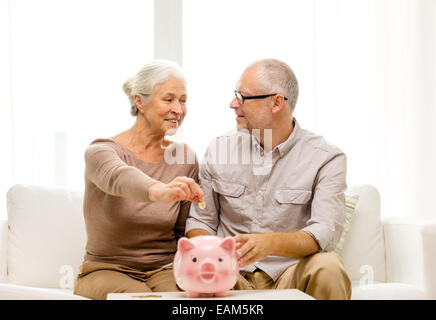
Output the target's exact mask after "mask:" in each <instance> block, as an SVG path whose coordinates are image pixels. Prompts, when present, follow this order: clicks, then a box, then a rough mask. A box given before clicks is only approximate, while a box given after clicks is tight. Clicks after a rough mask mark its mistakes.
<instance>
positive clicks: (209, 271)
mask: <svg viewBox="0 0 436 320" xmlns="http://www.w3.org/2000/svg"><path fill="white" fill-rule="evenodd" d="M215 272H216V267H215V265H214V264H213V263H211V262H207V261H205V262H204V263H203V264H202V265H201V268H200V277H201V279H202V280H203V282H206V283H207V282H210V281H212V280H213V279H214V278H215Z"/></svg>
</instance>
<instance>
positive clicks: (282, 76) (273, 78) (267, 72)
mask: <svg viewBox="0 0 436 320" xmlns="http://www.w3.org/2000/svg"><path fill="white" fill-rule="evenodd" d="M257 66H259V67H260V69H259V72H258V80H259V85H260V86H261V88H259V89H261V90H267V91H268V92H266V93H280V94H282V95H284V96H285V97H286V98H288V100H286V101H285V103H286V105H287V106H288V109H289V111H290V112H291V113H292V112H293V111H294V109H295V105H296V104H297V99H298V81H297V78H296V76H295V74H294V72H293V71H292V69H291V67H289V66H288V65H287V64H286V63H284V62H283V61H280V60H277V59H262V60H257V61H255V62H253V63H251V64H250V65H249V66H248V67H247V68H246V69H249V68H251V67H257Z"/></svg>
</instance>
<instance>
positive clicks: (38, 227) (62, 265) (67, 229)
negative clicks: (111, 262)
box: [7, 185, 86, 289]
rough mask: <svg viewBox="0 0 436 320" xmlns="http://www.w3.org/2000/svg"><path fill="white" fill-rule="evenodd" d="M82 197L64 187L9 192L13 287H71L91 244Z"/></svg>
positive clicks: (17, 188) (10, 279) (15, 188)
mask: <svg viewBox="0 0 436 320" xmlns="http://www.w3.org/2000/svg"><path fill="white" fill-rule="evenodd" d="M82 197H83V195H82V193H81V192H73V191H69V190H66V189H61V188H49V187H40V186H30V185H14V186H13V187H11V188H10V189H9V191H8V194H7V205H8V223H9V232H8V236H9V241H8V250H7V261H8V266H7V267H8V276H7V281H8V283H12V284H18V285H25V286H34V287H45V288H63V289H65V288H69V289H72V287H73V284H74V278H75V276H76V274H77V273H78V271H79V266H80V264H81V262H82V259H83V255H84V250H85V242H86V233H85V224H84V220H83V213H82V212H83V211H82V202H83V201H82Z"/></svg>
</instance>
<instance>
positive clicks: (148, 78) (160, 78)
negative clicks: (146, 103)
mask: <svg viewBox="0 0 436 320" xmlns="http://www.w3.org/2000/svg"><path fill="white" fill-rule="evenodd" d="M170 77H174V78H178V79H181V80H183V82H184V83H185V86H186V79H185V76H184V75H183V72H182V70H181V68H180V67H179V66H178V65H177V64H176V63H174V62H172V61H167V60H155V61H152V62H151V63H149V64H146V65H145V66H144V67H142V68H141V70H139V71H138V73H137V74H136V75H135V76H134V77H132V78H130V79H128V80H127V81H126V82H125V83H124V84H123V91H124V93H125V94H126V95H127V97H128V98H129V102H130V114H131V115H132V116H136V115H137V114H138V107H137V106H136V102H135V98H134V96H135V94H136V93H138V94H141V95H143V96H150V95H151V94H152V93H153V91H154V89H155V87H156V85H158V84H161V83H163V82H165V81H167V80H168V79H169V78H170Z"/></svg>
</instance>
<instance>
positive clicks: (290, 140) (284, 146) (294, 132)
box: [274, 118, 300, 157]
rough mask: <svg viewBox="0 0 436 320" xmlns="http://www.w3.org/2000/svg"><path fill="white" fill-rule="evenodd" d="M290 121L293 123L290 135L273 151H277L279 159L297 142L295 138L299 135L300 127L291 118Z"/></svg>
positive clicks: (295, 120)
mask: <svg viewBox="0 0 436 320" xmlns="http://www.w3.org/2000/svg"><path fill="white" fill-rule="evenodd" d="M292 121H293V123H294V129H293V130H292V133H291V134H290V135H289V137H288V139H286V140H285V141H283V142H282V143H280V144H279V145H277V146H276V147H275V148H274V150H275V149H277V150H279V153H280V157H283V156H284V155H286V154H287V153H288V152H289V151H290V150H291V149H292V147H293V146H294V145H295V143H296V142H297V138H298V135H299V133H300V125H299V124H298V122H297V119H295V118H293V119H292Z"/></svg>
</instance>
